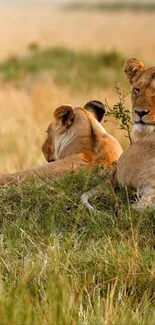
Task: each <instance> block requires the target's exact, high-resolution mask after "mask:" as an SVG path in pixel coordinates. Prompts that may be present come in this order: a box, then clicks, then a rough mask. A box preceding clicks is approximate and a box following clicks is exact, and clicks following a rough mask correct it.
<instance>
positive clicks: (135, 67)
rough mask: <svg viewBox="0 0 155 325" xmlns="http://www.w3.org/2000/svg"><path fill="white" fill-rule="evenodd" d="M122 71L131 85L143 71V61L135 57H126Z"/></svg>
mask: <svg viewBox="0 0 155 325" xmlns="http://www.w3.org/2000/svg"><path fill="white" fill-rule="evenodd" d="M124 71H125V73H126V75H127V78H128V80H129V82H130V83H131V85H132V84H133V83H134V81H135V80H136V79H137V78H138V77H139V76H140V75H141V73H142V72H144V71H145V66H144V63H143V62H141V61H139V60H137V59H134V58H132V59H128V60H127V61H126V62H125V65H124Z"/></svg>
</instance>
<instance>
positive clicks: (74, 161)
mask: <svg viewBox="0 0 155 325" xmlns="http://www.w3.org/2000/svg"><path fill="white" fill-rule="evenodd" d="M80 168H83V169H84V170H85V171H89V169H90V168H91V163H90V162H88V160H87V159H86V157H85V155H84V154H83V153H81V154H76V155H73V156H69V157H66V158H63V159H60V160H57V161H54V162H51V163H48V164H45V165H43V166H41V167H38V168H34V169H27V170H23V171H19V172H17V173H13V174H2V175H0V185H2V186H3V185H9V184H18V183H22V182H23V181H25V180H26V179H28V178H37V177H40V178H50V177H53V176H57V175H61V174H65V173H69V172H71V171H75V172H76V171H78V170H79V169H80Z"/></svg>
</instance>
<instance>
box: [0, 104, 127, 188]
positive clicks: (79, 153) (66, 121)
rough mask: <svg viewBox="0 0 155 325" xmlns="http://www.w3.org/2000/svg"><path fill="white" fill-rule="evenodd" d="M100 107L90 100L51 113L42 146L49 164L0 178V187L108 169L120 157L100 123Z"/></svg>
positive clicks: (101, 105) (117, 148) (116, 147)
mask: <svg viewBox="0 0 155 325" xmlns="http://www.w3.org/2000/svg"><path fill="white" fill-rule="evenodd" d="M104 113H105V110H104V105H103V104H102V103H101V102H99V101H91V102H89V103H87V104H86V105H85V106H84V107H83V108H82V107H72V106H69V105H63V106H61V107H58V108H57V109H56V110H55V112H54V120H53V122H52V123H51V124H50V125H49V127H48V131H47V139H46V141H45V143H44V145H43V147H42V150H43V153H44V155H45V157H46V160H47V161H48V162H49V163H46V164H45V165H43V166H41V167H36V168H33V169H29V170H23V171H19V172H17V173H13V174H2V175H0V185H5V184H8V183H11V184H12V183H17V182H18V181H19V182H21V181H23V180H25V179H27V178H30V177H37V176H39V177H52V176H54V175H59V174H63V173H68V172H70V171H71V170H74V171H77V170H78V169H79V168H81V167H82V168H83V169H84V170H85V171H89V170H90V169H91V168H93V167H95V166H103V167H105V168H111V167H112V164H113V162H115V161H117V160H118V158H119V157H120V155H121V154H122V148H121V146H120V144H119V143H118V141H117V140H116V139H115V138H114V137H112V136H111V135H109V134H107V132H106V131H105V129H104V128H103V127H102V125H101V124H100V121H101V120H102V117H103V115H104Z"/></svg>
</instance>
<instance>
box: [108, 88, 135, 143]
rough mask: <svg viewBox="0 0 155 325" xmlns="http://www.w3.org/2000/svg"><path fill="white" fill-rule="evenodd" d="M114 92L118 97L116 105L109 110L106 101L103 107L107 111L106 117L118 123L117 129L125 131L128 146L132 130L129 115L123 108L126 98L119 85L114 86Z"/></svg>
mask: <svg viewBox="0 0 155 325" xmlns="http://www.w3.org/2000/svg"><path fill="white" fill-rule="evenodd" d="M115 90H116V92H117V95H118V99H119V101H118V103H116V104H115V105H114V106H113V108H111V107H110V106H109V104H108V102H107V100H106V103H105V106H106V109H107V113H106V115H107V116H112V117H114V118H115V119H116V120H117V121H118V122H119V128H120V129H121V130H123V131H126V133H127V135H125V137H127V138H129V141H130V144H132V138H131V128H132V120H131V114H130V111H129V110H128V109H126V108H125V100H126V98H127V96H128V93H127V94H123V93H122V92H121V90H120V86H119V84H116V86H115Z"/></svg>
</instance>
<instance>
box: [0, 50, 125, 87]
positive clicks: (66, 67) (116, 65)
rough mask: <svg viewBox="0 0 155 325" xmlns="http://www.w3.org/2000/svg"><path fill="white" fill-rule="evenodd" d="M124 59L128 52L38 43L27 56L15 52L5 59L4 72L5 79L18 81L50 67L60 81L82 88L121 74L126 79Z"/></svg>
mask: <svg viewBox="0 0 155 325" xmlns="http://www.w3.org/2000/svg"><path fill="white" fill-rule="evenodd" d="M31 48H32V45H31ZM33 49H34V45H33ZM124 62H125V58H124V56H123V55H121V54H120V53H118V52H117V51H110V52H104V51H103V52H98V53H92V52H89V51H88V52H86V51H83V52H75V51H73V50H70V49H67V48H63V47H56V48H49V49H45V50H40V49H39V47H38V50H37V49H36V44H35V51H33V53H32V51H31V53H29V55H27V56H26V57H23V58H18V57H16V56H12V57H10V58H9V59H7V60H5V61H4V62H2V63H1V64H0V73H1V74H2V77H3V80H5V81H14V80H21V79H24V78H25V77H27V76H31V77H34V76H36V75H38V74H39V73H42V72H43V71H47V72H48V73H51V77H52V78H53V79H54V81H55V82H56V83H57V84H59V85H61V86H63V87H64V86H68V87H71V88H73V89H75V91H78V90H85V89H86V90H87V89H90V88H93V87H101V88H102V87H103V86H109V85H110V84H113V83H115V81H118V80H119V79H120V78H123V79H124V75H123V64H124Z"/></svg>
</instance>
